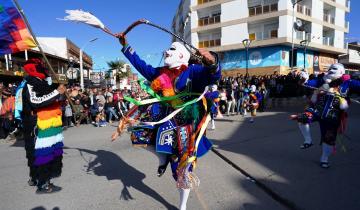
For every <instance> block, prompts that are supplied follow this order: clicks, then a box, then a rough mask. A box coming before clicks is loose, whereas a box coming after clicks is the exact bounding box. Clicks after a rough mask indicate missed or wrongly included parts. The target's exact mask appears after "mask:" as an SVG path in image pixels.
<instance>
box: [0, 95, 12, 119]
mask: <svg viewBox="0 0 360 210" xmlns="http://www.w3.org/2000/svg"><path fill="white" fill-rule="evenodd" d="M14 109H15V97H13V96H11V97H9V98H7V99H5V100H4V102H3V103H2V107H1V109H0V115H5V114H7V113H12V112H14Z"/></svg>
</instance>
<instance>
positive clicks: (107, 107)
mask: <svg viewBox="0 0 360 210" xmlns="http://www.w3.org/2000/svg"><path fill="white" fill-rule="evenodd" d="M321 76H322V75H321V74H320V75H317V77H321ZM312 77H315V75H310V78H312ZM353 79H359V78H353ZM300 80H301V78H300V76H298V74H292V73H289V74H288V75H280V74H276V73H274V74H272V75H266V76H247V75H238V76H237V77H222V78H221V80H220V81H219V84H218V90H219V92H220V111H221V112H222V114H228V115H230V114H243V115H244V114H246V110H245V109H244V108H243V107H244V106H243V104H244V103H246V96H247V95H248V94H249V92H250V87H251V85H255V86H256V96H257V98H258V102H259V108H258V111H259V112H263V111H265V110H266V109H267V108H268V107H270V106H269V105H270V104H269V105H268V102H269V100H270V99H271V101H272V105H271V106H274V103H273V102H274V99H282V98H287V99H288V98H290V97H299V96H304V95H310V94H311V90H309V89H306V88H304V87H303V86H301V85H300V83H301V82H300ZM17 85H18V83H7V84H6V85H5V84H4V83H3V82H0V139H4V138H6V137H7V136H8V135H12V134H13V133H14V132H16V131H17V127H18V124H17V122H16V120H15V119H14V106H15V105H14V103H15V93H16V89H17ZM67 95H69V96H70V97H69V99H67V100H66V101H65V102H64V103H63V126H64V128H69V127H73V126H79V125H80V124H93V125H94V126H95V127H104V126H106V125H107V124H109V123H112V122H113V121H118V120H120V119H121V118H122V117H123V116H124V115H125V114H126V112H127V111H128V110H129V109H130V106H131V104H130V103H129V102H127V101H126V100H124V97H125V96H129V97H132V98H135V99H137V100H141V99H144V98H146V97H148V95H147V94H146V93H145V92H144V91H141V90H137V91H132V90H129V89H127V88H125V89H123V90H120V89H115V90H114V89H112V88H111V87H107V88H90V89H86V90H81V89H80V87H79V86H68V88H67Z"/></svg>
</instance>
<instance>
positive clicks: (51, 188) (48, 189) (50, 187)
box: [36, 182, 62, 194]
mask: <svg viewBox="0 0 360 210" xmlns="http://www.w3.org/2000/svg"><path fill="white" fill-rule="evenodd" d="M61 189H62V188H61V187H58V186H55V185H54V184H52V183H50V182H46V184H44V185H42V186H38V189H37V190H36V194H50V193H54V192H59V191H60V190H61Z"/></svg>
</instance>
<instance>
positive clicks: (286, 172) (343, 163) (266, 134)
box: [0, 104, 360, 210]
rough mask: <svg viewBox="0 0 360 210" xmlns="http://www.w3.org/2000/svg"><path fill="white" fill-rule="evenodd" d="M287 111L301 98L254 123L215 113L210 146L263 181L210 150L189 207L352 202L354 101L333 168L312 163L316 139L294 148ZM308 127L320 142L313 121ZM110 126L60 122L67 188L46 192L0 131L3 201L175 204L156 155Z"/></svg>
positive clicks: (359, 187)
mask: <svg viewBox="0 0 360 210" xmlns="http://www.w3.org/2000/svg"><path fill="white" fill-rule="evenodd" d="M284 107H287V106H286V104H285V105H284ZM292 111H301V107H299V106H298V107H292V108H287V111H286V112H285V111H284V109H277V110H272V111H271V112H266V113H260V114H259V116H258V117H257V118H256V121H255V123H254V124H250V123H248V122H247V121H244V118H243V117H240V116H231V117H225V118H223V119H219V120H218V121H217V130H216V131H208V133H207V135H208V136H209V137H210V138H211V139H213V142H214V143H215V144H216V145H217V148H216V150H217V151H218V152H219V153H220V154H221V155H224V156H225V157H226V158H228V159H229V161H231V162H233V163H234V164H236V165H237V166H238V167H239V168H240V169H241V170H243V172H246V173H248V174H249V175H250V176H251V177H253V178H254V179H255V180H257V181H258V182H259V184H256V183H255V182H253V181H251V180H250V179H249V178H247V177H246V176H244V175H243V174H242V173H240V172H239V171H238V170H236V169H235V168H234V167H232V166H231V165H229V163H227V162H225V161H224V160H223V159H221V158H220V157H219V156H218V155H217V154H215V153H214V152H210V153H209V154H207V155H206V156H205V157H204V158H202V159H200V160H199V162H198V168H197V169H196V171H195V172H196V174H197V175H198V176H199V177H200V180H201V183H200V187H199V188H198V189H197V190H196V191H192V193H191V197H190V199H189V202H188V209H246V210H250V209H269V210H278V209H287V208H290V209H326V210H332V209H334V210H335V209H336V210H338V209H342V210H351V209H358V207H359V206H360V200H359V199H358V195H359V193H360V180H359V179H358V172H359V171H360V153H359V150H360V143H359V141H358V140H359V139H360V133H359V132H358V130H357V128H358V125H359V119H360V106H358V105H354V104H353V105H352V108H351V110H350V114H351V118H350V121H349V127H348V130H347V133H346V135H347V137H346V138H345V139H344V140H343V144H344V145H345V146H346V150H347V151H346V152H343V151H342V150H341V149H338V151H337V154H336V156H335V157H332V159H331V160H332V166H331V168H330V169H329V170H324V169H321V168H320V167H319V166H318V159H319V156H320V147H319V146H317V145H316V144H315V146H314V147H312V148H310V149H308V150H307V151H302V150H300V149H299V145H300V144H301V142H302V139H301V136H300V132H299V131H298V129H297V126H296V123H294V122H292V121H289V120H288V115H289V113H292ZM114 126H115V124H114ZM313 128H314V129H313V134H314V135H313V137H314V140H316V143H317V142H318V139H319V132H318V126H317V125H313ZM114 129H115V127H113V126H107V127H104V128H95V127H92V126H90V125H88V126H81V127H79V128H71V129H69V130H67V131H65V144H66V146H67V148H66V149H65V154H64V160H63V162H64V167H63V175H62V176H61V177H60V178H58V179H56V180H55V183H56V184H58V185H60V186H61V187H63V190H62V191H60V192H59V193H55V194H51V195H36V194H35V188H32V187H29V186H28V185H27V179H28V177H27V173H28V172H27V171H28V169H27V167H26V159H25V150H24V148H23V144H22V142H16V143H13V142H4V141H1V143H0V168H1V170H0V185H1V187H0V195H1V196H0V209H1V210H2V209H4V210H8V209H9V210H11V209H16V210H22V209H61V210H67V209H176V207H177V206H178V200H179V198H178V192H177V190H176V189H175V185H174V182H173V180H172V177H171V173H170V170H169V169H168V171H167V172H166V174H165V175H164V176H163V177H161V178H158V177H157V176H156V169H157V160H156V157H155V156H154V155H153V154H151V153H149V152H148V151H146V150H144V149H141V148H134V147H132V146H131V143H130V141H129V140H128V136H127V135H124V136H123V137H121V138H120V139H119V140H118V141H116V142H113V143H112V142H110V138H109V136H110V135H111V132H112V131H113V130H114ZM264 188H265V190H264Z"/></svg>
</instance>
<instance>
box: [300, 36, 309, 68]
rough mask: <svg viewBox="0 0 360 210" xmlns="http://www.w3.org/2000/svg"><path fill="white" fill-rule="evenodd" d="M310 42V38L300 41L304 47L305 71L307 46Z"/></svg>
mask: <svg viewBox="0 0 360 210" xmlns="http://www.w3.org/2000/svg"><path fill="white" fill-rule="evenodd" d="M309 43H310V42H309V41H308V40H306V39H305V40H302V41H301V42H300V45H301V46H303V47H304V71H306V58H305V56H306V48H307V46H308V45H309Z"/></svg>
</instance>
